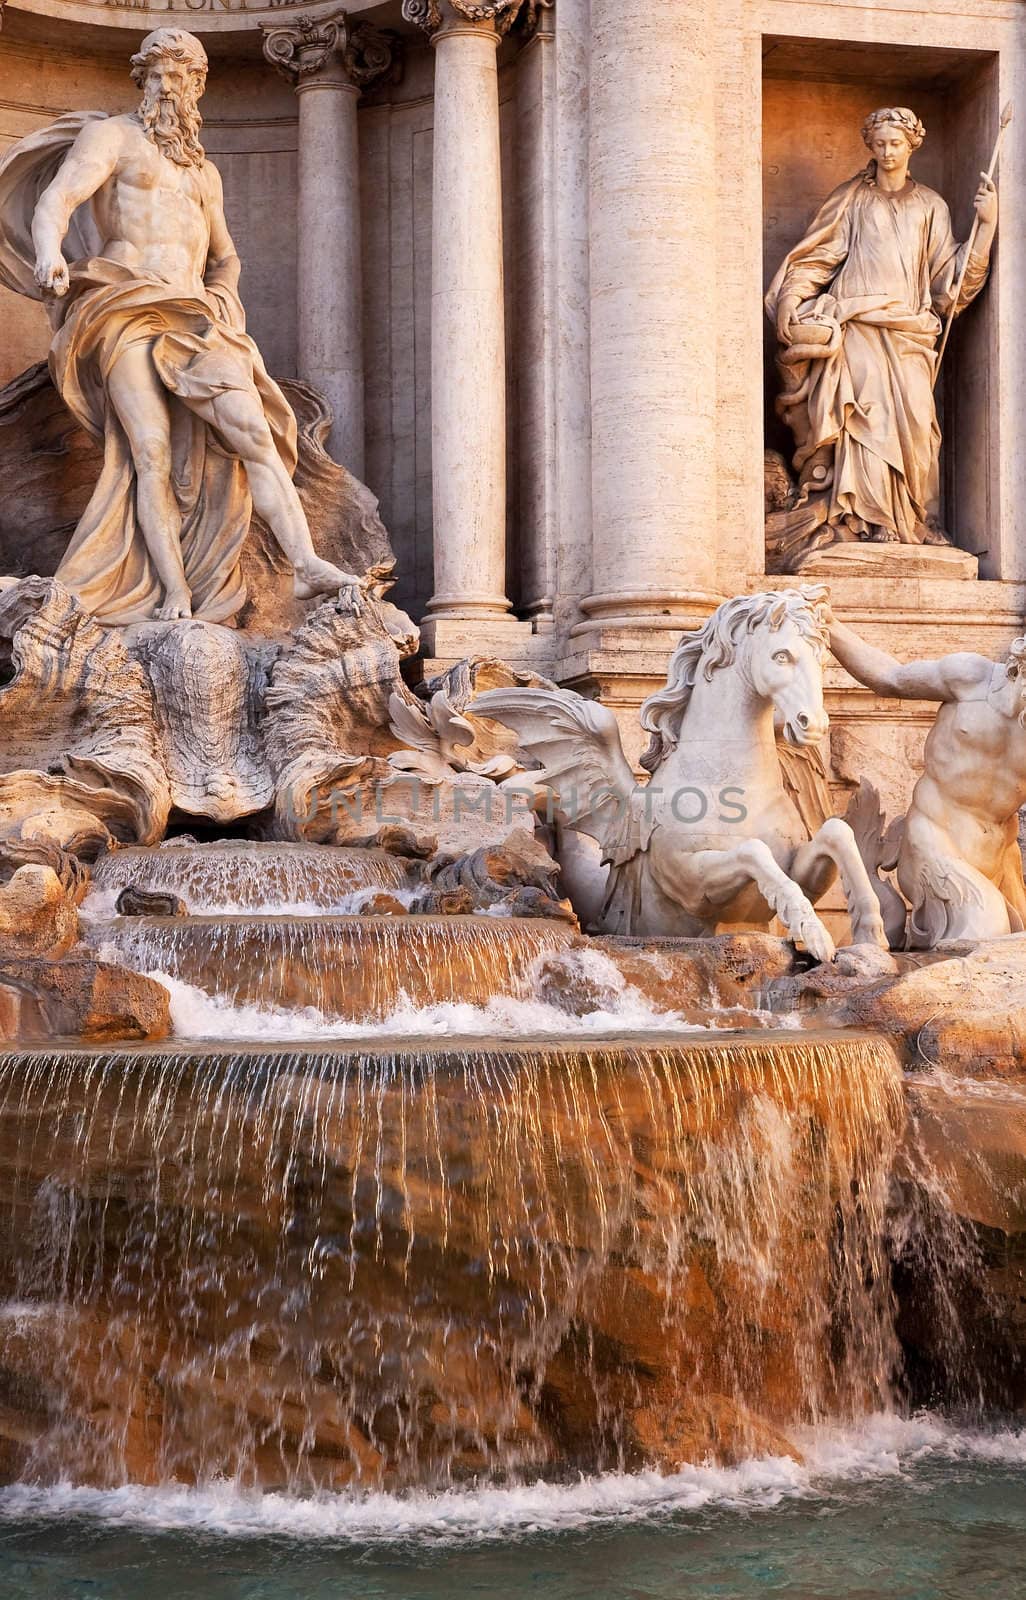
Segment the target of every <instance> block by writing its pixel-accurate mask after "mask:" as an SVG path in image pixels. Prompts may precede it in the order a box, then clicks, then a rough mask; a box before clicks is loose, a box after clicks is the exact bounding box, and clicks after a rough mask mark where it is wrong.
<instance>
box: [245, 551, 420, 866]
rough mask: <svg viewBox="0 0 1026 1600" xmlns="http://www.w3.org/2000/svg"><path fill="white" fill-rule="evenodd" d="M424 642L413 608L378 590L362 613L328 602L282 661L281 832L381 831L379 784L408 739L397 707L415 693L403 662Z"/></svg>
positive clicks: (271, 708)
mask: <svg viewBox="0 0 1026 1600" xmlns="http://www.w3.org/2000/svg"><path fill="white" fill-rule="evenodd" d="M382 576H383V577H384V575H382ZM417 643H418V636H417V632H416V629H414V628H413V626H412V624H411V623H410V620H409V618H408V617H407V616H406V615H405V613H404V612H402V611H399V610H398V609H397V608H396V607H395V606H392V605H390V604H389V603H388V602H387V601H384V600H383V598H382V596H381V595H377V596H376V595H375V594H374V592H373V590H372V591H371V592H370V593H368V594H367V595H366V596H365V598H364V600H363V602H362V604H361V605H360V608H359V610H356V609H354V608H353V607H352V606H350V605H348V604H347V603H346V602H345V601H344V600H343V599H339V600H338V601H333V600H328V601H325V602H324V603H323V604H321V605H319V606H318V607H317V609H316V610H315V611H313V612H312V613H311V615H310V616H309V617H308V618H307V620H306V621H305V622H304V624H303V625H302V627H301V628H299V629H298V631H297V632H296V635H295V637H294V639H293V641H292V643H291V645H290V646H289V648H288V649H287V650H286V651H284V652H283V653H282V654H281V655H280V656H279V658H278V659H277V661H275V663H274V665H273V667H272V668H271V672H270V681H269V683H268V687H267V691H266V695H265V705H266V712H265V718H264V738H265V741H266V748H267V757H268V761H269V763H270V767H271V771H272V773H273V776H274V786H275V832H276V835H277V837H278V838H281V839H311V840H314V841H317V842H321V843H326V842H335V843H343V842H345V841H346V840H347V839H348V838H356V837H360V836H366V835H367V834H368V833H369V832H372V831H373V825H374V819H375V811H376V807H375V797H374V791H375V789H376V785H377V784H378V783H380V782H381V781H382V780H387V779H388V777H389V776H390V768H389V766H388V760H387V758H388V756H389V755H390V754H391V753H392V751H393V750H395V749H397V748H398V744H399V741H398V740H397V739H396V737H395V735H394V734H393V733H392V732H391V731H390V729H389V704H390V702H393V701H394V700H395V699H396V698H402V699H405V700H408V701H410V702H412V700H413V696H412V694H411V693H410V691H409V689H407V688H406V685H405V684H404V683H403V680H402V676H401V674H400V662H401V661H402V660H403V658H404V657H406V656H408V655H412V654H413V652H414V651H415V650H416V648H417ZM377 812H378V814H377V822H378V824H379V825H380V824H381V823H382V822H383V821H384V820H386V819H385V818H383V817H382V816H381V815H380V808H377ZM392 820H401V819H392ZM368 824H369V825H368Z"/></svg>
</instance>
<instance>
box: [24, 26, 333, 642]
mask: <svg viewBox="0 0 1026 1600" xmlns="http://www.w3.org/2000/svg"><path fill="white" fill-rule="evenodd" d="M131 72H132V78H133V81H134V82H135V84H136V85H137V86H138V87H139V88H140V89H141V90H142V102H141V104H140V106H139V109H138V110H137V111H136V112H133V113H131V114H129V115H126V116H107V115H106V114H105V113H103V112H97V111H85V112H72V113H70V114H68V115H66V116H62V117H59V118H58V119H57V121H56V122H54V123H52V124H51V125H50V126H49V127H47V128H44V129H42V130H41V131H40V132H38V133H34V134H31V135H29V137H28V138H26V139H22V140H21V141H20V142H19V143H18V144H16V145H15V146H14V147H13V149H12V150H10V151H9V152H8V154H7V156H6V157H5V159H4V161H3V162H2V163H0V279H2V281H3V282H4V283H5V284H6V285H7V286H8V287H9V288H11V289H14V290H15V291H17V292H18V293H20V294H24V295H29V296H32V297H33V298H35V299H42V300H43V301H44V302H45V304H46V307H47V310H48V313H49V316H50V321H51V324H52V327H53V340H52V343H51V347H50V370H51V373H52V375H53V379H54V382H55V384H56V386H57V389H58V391H59V392H60V394H61V396H62V398H63V400H64V402H65V404H66V405H67V406H68V408H69V410H70V411H71V412H72V413H73V415H74V416H75V418H76V419H77V420H78V421H79V422H80V423H81V424H82V426H83V427H84V428H86V429H87V430H88V432H89V433H90V434H92V435H93V437H94V438H96V439H97V440H100V441H102V444H103V452H104V455H103V468H102V471H101V474H100V477H99V479H98V481H97V484H96V487H95V490H94V492H93V494H92V497H91V499H90V501H89V504H88V505H87V507H86V509H85V512H84V513H83V515H82V518H81V520H80V522H79V524H78V526H77V528H76V530H75V533H74V536H73V538H72V540H71V544H70V546H69V548H68V550H67V552H66V554H65V556H64V559H63V561H62V562H61V564H60V566H59V568H58V570H57V577H58V578H59V579H60V580H61V582H62V583H64V584H65V585H66V586H67V588H68V589H70V590H71V591H72V592H73V593H74V594H75V595H76V596H77V597H78V599H79V600H80V601H81V603H82V605H83V606H84V607H85V608H86V610H88V611H90V612H91V613H92V614H93V615H94V616H95V617H97V618H98V619H99V620H100V621H101V622H104V623H108V624H127V623H132V622H139V621H144V620H146V619H149V618H153V617H157V618H163V619H165V620H174V619H176V618H180V617H189V616H192V615H195V616H197V617H201V618H203V619H205V620H207V621H210V622H223V621H225V620H226V619H228V618H230V617H232V616H234V614H235V613H236V612H237V611H238V610H239V609H240V608H241V606H242V605H243V604H244V602H245V599H246V589H245V583H244V581H243V577H242V573H241V570H240V565H239V560H240V555H241V551H242V546H243V544H244V541H245V539H246V535H247V532H248V529H249V523H250V516H251V512H252V510H253V509H254V508H255V510H256V511H257V512H258V514H259V515H260V516H261V517H262V518H263V520H264V522H266V524H267V526H268V527H269V528H270V530H271V533H272V534H273V536H274V538H275V539H276V541H277V543H278V544H279V545H280V547H281V549H282V551H283V552H284V554H285V556H286V557H287V558H288V560H289V561H290V562H291V564H292V566H293V568H294V573H295V577H294V583H295V592H296V594H297V595H298V596H300V597H304V598H305V597H307V596H312V595H316V594H322V593H330V592H333V591H336V590H338V589H340V588H342V587H348V586H350V585H355V584H356V582H357V580H356V579H355V578H354V577H353V576H352V575H351V574H349V573H346V572H343V571H342V570H341V569H340V568H338V567H336V566H333V565H332V564H331V563H330V562H327V561H324V560H321V559H320V558H319V557H318V556H317V555H316V553H315V551H314V548H313V544H312V542H311V538H310V529H309V527H308V525H307V520H306V515H305V513H304V511H303V507H302V504H301V502H300V499H299V496H298V494H297V492H296V488H295V485H294V484H293V481H292V475H293V472H294V470H295V466H296V450H297V444H296V420H295V417H294V416H293V413H292V411H291V409H290V407H289V405H288V402H287V401H286V399H285V397H284V395H283V394H282V392H281V390H280V389H279V388H278V386H277V384H276V383H274V381H273V380H272V379H271V378H270V377H269V376H268V374H267V371H266V369H265V367H264V364H263V361H262V360H261V358H260V352H259V351H258V349H257V347H256V345H255V344H254V343H253V340H252V339H251V338H250V337H249V336H248V334H247V333H246V319H245V313H244V311H243V309H242V303H241V301H240V299H239V294H238V282H239V271H240V263H239V257H238V254H237V253H236V249H235V246H234V244H233V243H232V239H231V235H230V234H229V232H228V227H227V224H226V221H225V215H224V203H223V195H222V189H221V179H220V176H219V174H218V171H217V168H216V167H214V166H213V165H212V163H211V162H210V161H208V160H207V158H206V155H205V152H204V150H203V146H202V145H201V143H200V140H199V133H200V128H201V126H202V122H201V117H200V113H199V108H198V107H199V99H200V96H201V94H202V93H203V89H204V86H205V83H206V73H207V58H206V54H205V52H204V50H203V46H202V45H201V44H200V42H199V40H198V39H196V38H195V37H194V36H193V35H192V34H190V33H186V32H184V31H183V30H181V29H179V28H158V29H156V31H155V32H153V33H150V34H149V35H147V37H146V38H145V39H144V40H143V42H142V46H141V48H140V49H139V52H138V54H136V55H134V56H133V57H132V62H131Z"/></svg>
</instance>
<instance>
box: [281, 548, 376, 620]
mask: <svg viewBox="0 0 1026 1600" xmlns="http://www.w3.org/2000/svg"><path fill="white" fill-rule="evenodd" d="M292 589H293V593H294V594H295V596H296V599H297V600H312V599H313V597H314V596H315V595H318V594H337V593H338V592H339V591H340V590H342V591H344V598H345V601H346V604H347V607H348V609H349V610H351V611H359V609H360V600H361V599H362V596H363V589H362V587H361V584H360V580H359V578H357V577H354V576H353V574H352V573H351V572H344V571H343V569H342V568H341V567H336V566H333V565H332V563H331V562H330V561H322V560H321V559H320V557H319V556H315V557H314V559H313V560H312V561H308V562H306V563H304V565H303V566H301V567H297V568H296V571H295V577H294V579H293V584H292Z"/></svg>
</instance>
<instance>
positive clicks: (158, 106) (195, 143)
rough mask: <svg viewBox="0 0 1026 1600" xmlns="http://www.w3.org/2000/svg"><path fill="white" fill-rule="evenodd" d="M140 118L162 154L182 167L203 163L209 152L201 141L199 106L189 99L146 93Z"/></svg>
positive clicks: (144, 129)
mask: <svg viewBox="0 0 1026 1600" xmlns="http://www.w3.org/2000/svg"><path fill="white" fill-rule="evenodd" d="M139 117H140V120H141V122H142V125H143V131H144V133H145V134H146V136H147V138H150V139H152V140H153V142H154V144H155V145H156V146H157V149H158V150H159V151H160V153H161V155H164V156H167V158H168V160H169V161H174V162H175V163H176V164H177V165H178V166H180V167H198V166H201V165H202V163H203V161H204V159H205V157H206V152H205V150H204V149H203V146H202V145H201V144H200V142H199V131H200V129H201V128H202V126H203V118H202V117H201V116H200V114H199V107H198V106H197V105H196V103H195V102H194V101H192V100H189V99H185V98H183V99H181V100H157V99H154V98H153V97H152V96H151V95H148V94H144V95H143V99H142V104H141V106H140V107H139Z"/></svg>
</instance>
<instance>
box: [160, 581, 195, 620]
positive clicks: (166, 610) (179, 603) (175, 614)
mask: <svg viewBox="0 0 1026 1600" xmlns="http://www.w3.org/2000/svg"><path fill="white" fill-rule="evenodd" d="M191 616H192V595H191V594H190V593H189V591H188V589H171V590H169V591H168V593H167V594H166V595H165V596H164V604H163V605H162V606H158V608H157V618H158V620H159V621H161V622H179V621H181V620H182V619H183V618H184V617H191Z"/></svg>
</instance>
